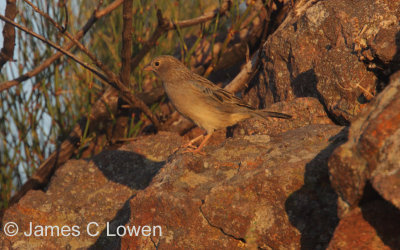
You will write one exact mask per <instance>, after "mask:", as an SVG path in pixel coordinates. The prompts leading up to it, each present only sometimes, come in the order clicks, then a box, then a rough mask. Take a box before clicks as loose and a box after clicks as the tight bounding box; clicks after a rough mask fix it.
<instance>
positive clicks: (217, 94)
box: [191, 77, 254, 109]
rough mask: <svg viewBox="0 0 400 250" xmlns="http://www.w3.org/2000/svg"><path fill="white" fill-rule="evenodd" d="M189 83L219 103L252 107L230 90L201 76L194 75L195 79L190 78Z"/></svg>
mask: <svg viewBox="0 0 400 250" xmlns="http://www.w3.org/2000/svg"><path fill="white" fill-rule="evenodd" d="M191 83H192V84H193V85H194V86H195V87H196V88H198V89H199V90H200V91H201V92H202V93H204V94H205V95H207V96H209V97H210V98H212V99H213V100H214V101H216V102H219V103H221V104H234V105H238V106H241V107H246V108H249V109H254V108H253V107H251V106H250V105H248V104H246V103H244V102H243V101H242V100H241V99H239V98H237V97H236V96H235V95H234V94H232V93H231V92H228V91H226V90H224V89H222V88H220V87H218V86H217V85H215V84H214V83H212V82H211V81H209V80H207V79H205V78H203V77H196V79H195V80H192V81H191Z"/></svg>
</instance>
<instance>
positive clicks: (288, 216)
mask: <svg viewBox="0 0 400 250" xmlns="http://www.w3.org/2000/svg"><path fill="white" fill-rule="evenodd" d="M341 130H342V128H341V127H338V126H335V125H310V126H305V127H303V128H299V129H295V130H290V131H287V132H285V133H282V134H281V135H279V136H268V135H252V136H239V137H236V138H230V139H228V140H226V141H225V142H223V143H222V144H220V145H210V146H208V147H206V153H207V155H206V156H193V155H192V154H188V153H181V151H179V152H178V153H177V154H176V155H174V156H173V157H171V158H170V160H169V161H168V163H167V164H166V165H165V166H164V167H163V168H162V169H161V170H160V172H159V173H158V174H157V175H156V176H155V177H154V178H153V180H152V182H151V184H150V185H149V187H147V188H146V189H145V190H143V191H139V192H138V193H137V195H136V196H135V197H134V198H132V199H131V201H130V206H131V217H130V221H129V223H128V225H129V226H134V225H136V226H137V225H152V226H155V225H161V226H162V228H163V236H162V237H158V236H154V237H130V236H125V237H123V238H122V241H121V243H122V245H121V246H122V248H124V249H125V248H134V247H136V246H141V247H144V248H151V247H154V246H157V247H159V248H160V249H171V248H196V246H202V247H204V248H208V249H215V248H221V247H222V248H225V249H232V248H233V249H234V248H255V247H261V248H268V247H270V248H279V247H280V246H286V247H289V248H299V247H300V246H301V245H302V246H304V247H306V248H307V249H313V248H318V247H320V248H321V247H324V246H327V244H328V242H329V239H330V237H331V236H332V233H333V230H334V228H335V226H336V224H337V223H338V218H337V217H336V208H337V207H336V198H337V197H336V194H335V193H334V192H333V191H332V189H331V188H330V184H329V177H328V172H327V159H328V157H329V155H330V153H331V152H332V150H333V149H334V148H335V147H336V146H338V145H339V144H340V143H341V142H342V140H341V139H343V137H344V136H345V133H340V135H338V136H337V137H336V138H333V137H334V136H335V135H337V134H338V133H339V132H340V131H341ZM306 215H307V216H306Z"/></svg>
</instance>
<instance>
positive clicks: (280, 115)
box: [253, 110, 292, 119]
mask: <svg viewBox="0 0 400 250" xmlns="http://www.w3.org/2000/svg"><path fill="white" fill-rule="evenodd" d="M253 114H254V115H256V116H258V117H261V118H264V119H265V118H267V117H276V118H281V119H291V118H292V116H291V115H288V114H284V113H279V112H273V111H267V110H254V112H253Z"/></svg>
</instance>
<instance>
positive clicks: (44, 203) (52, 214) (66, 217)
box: [0, 133, 182, 249]
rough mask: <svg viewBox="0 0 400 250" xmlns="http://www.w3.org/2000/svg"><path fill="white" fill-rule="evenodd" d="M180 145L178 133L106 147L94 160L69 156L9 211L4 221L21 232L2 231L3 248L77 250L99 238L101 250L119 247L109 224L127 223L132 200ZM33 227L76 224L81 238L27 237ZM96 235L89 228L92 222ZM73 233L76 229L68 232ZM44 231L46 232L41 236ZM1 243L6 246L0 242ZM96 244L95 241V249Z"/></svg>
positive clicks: (140, 138)
mask: <svg viewBox="0 0 400 250" xmlns="http://www.w3.org/2000/svg"><path fill="white" fill-rule="evenodd" d="M181 143H182V138H181V137H179V136H178V135H176V134H171V133H161V134H159V135H157V136H147V137H139V138H137V140H136V141H135V142H133V143H131V144H128V145H126V146H123V147H121V148H120V149H118V150H112V151H104V152H102V153H101V154H99V155H97V156H96V157H94V158H93V159H92V160H90V161H85V160H70V161H68V162H67V163H66V164H65V165H63V166H61V167H60V168H59V169H58V170H57V171H56V173H55V175H54V176H53V178H52V179H51V182H50V184H49V187H48V189H47V190H46V191H45V192H43V191H39V190H34V191H30V192H28V193H27V194H26V195H25V196H24V197H23V198H22V199H21V200H20V201H19V202H18V203H17V204H16V205H14V206H12V207H10V208H9V209H8V210H6V212H5V214H4V217H3V221H2V224H3V225H5V224H6V223H7V222H10V221H12V222H15V223H17V225H18V226H19V229H20V230H19V233H18V234H17V235H16V236H14V237H6V236H5V235H4V234H3V232H2V231H1V232H0V242H2V243H0V246H1V247H0V248H1V249H7V247H9V248H10V249H61V248H62V249H71V248H72V249H77V248H87V247H90V246H92V245H93V244H95V243H96V241H97V242H99V243H98V244H100V245H101V248H103V249H108V248H114V249H115V248H117V246H118V239H119V238H117V237H104V228H105V226H106V222H110V223H111V224H115V223H116V224H118V225H121V224H122V225H123V224H125V223H127V222H128V219H129V211H130V210H129V203H128V201H129V199H130V198H131V197H132V196H134V195H135V194H136V192H137V190H140V189H143V188H145V187H146V186H147V185H148V183H149V182H150V181H151V179H152V177H153V176H154V175H155V174H156V173H157V172H158V171H159V169H160V168H161V167H162V166H163V162H164V161H165V160H166V159H167V157H168V156H169V155H170V154H171V153H172V152H173V151H174V150H176V148H177V147H178V146H180V144H181ZM30 222H32V224H33V226H34V227H35V226H39V225H43V226H45V225H47V226H59V228H60V229H61V227H62V226H64V225H67V226H70V227H72V226H74V225H76V226H78V227H79V232H80V235H79V237H74V236H68V237H63V236H61V230H60V231H59V232H60V233H59V235H60V236H59V237H56V236H55V235H57V233H56V229H54V232H53V235H54V236H51V232H50V231H49V232H48V236H43V237H39V236H38V237H33V236H32V237H27V236H24V234H23V232H29V227H30V224H29V223H30ZM90 222H96V223H98V227H97V226H96V225H93V226H90V230H91V231H92V233H93V234H94V233H95V232H96V231H99V232H101V234H99V235H98V236H90V235H89V234H88V233H87V232H86V228H87V225H88V223H90ZM70 234H72V231H70ZM43 235H44V234H43ZM1 244H3V245H1ZM96 246H97V245H94V247H96Z"/></svg>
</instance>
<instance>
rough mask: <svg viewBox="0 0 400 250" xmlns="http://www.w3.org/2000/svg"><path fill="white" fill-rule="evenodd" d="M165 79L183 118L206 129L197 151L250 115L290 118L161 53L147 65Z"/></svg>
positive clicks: (166, 89)
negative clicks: (257, 107) (248, 101)
mask: <svg viewBox="0 0 400 250" xmlns="http://www.w3.org/2000/svg"><path fill="white" fill-rule="evenodd" d="M145 70H151V71H153V72H154V73H156V75H157V76H158V77H159V78H160V79H161V80H162V82H163V86H164V89H165V92H166V94H167V95H168V98H169V99H170V101H171V102H172V104H173V105H174V107H175V108H176V110H177V111H178V112H179V113H181V114H182V115H183V116H184V117H186V118H188V119H190V120H192V121H193V122H194V123H195V124H197V125H198V126H199V127H201V128H204V129H205V130H206V131H207V134H208V135H207V137H206V139H204V141H203V142H202V143H201V144H200V146H199V148H198V149H197V150H196V151H199V150H201V148H202V147H203V146H204V144H205V142H206V141H207V140H208V138H209V137H210V136H211V134H212V133H213V132H214V131H215V130H216V129H220V128H225V127H227V126H231V125H234V124H236V123H238V122H239V121H242V120H245V119H248V118H250V117H261V118H266V117H268V116H270V117H277V118H283V119H289V118H291V116H290V115H287V114H282V113H278V112H272V111H266V110H255V109H254V108H253V107H251V106H249V105H248V104H246V103H244V102H243V101H242V100H241V99H239V98H237V97H236V96H235V95H233V94H232V93H230V92H228V91H226V90H224V89H222V88H220V87H218V86H217V85H215V84H213V83H212V82H211V81H209V80H207V79H206V78H204V77H202V76H200V75H198V74H196V73H194V72H192V71H190V70H189V69H188V68H187V67H186V66H185V65H184V64H183V63H181V62H180V61H179V60H177V59H176V58H174V57H172V56H158V57H156V58H154V59H153V60H152V61H151V63H150V64H149V65H148V66H146V68H145Z"/></svg>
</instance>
